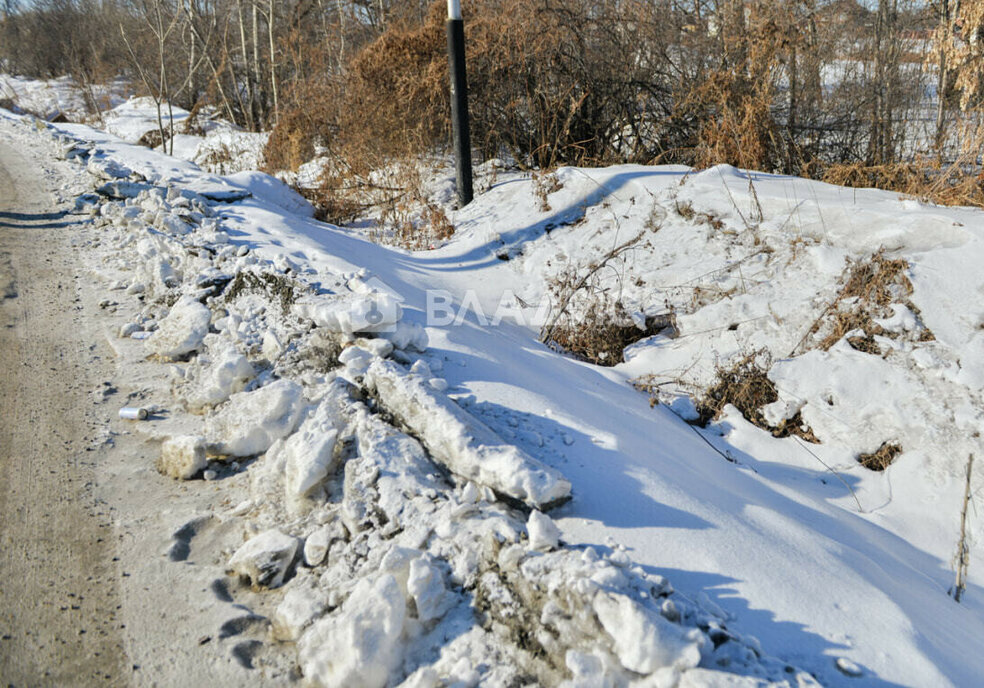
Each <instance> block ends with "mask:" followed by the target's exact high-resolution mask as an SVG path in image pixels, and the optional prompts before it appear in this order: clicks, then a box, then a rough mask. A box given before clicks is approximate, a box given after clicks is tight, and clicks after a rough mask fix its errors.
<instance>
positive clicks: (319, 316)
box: [294, 293, 403, 334]
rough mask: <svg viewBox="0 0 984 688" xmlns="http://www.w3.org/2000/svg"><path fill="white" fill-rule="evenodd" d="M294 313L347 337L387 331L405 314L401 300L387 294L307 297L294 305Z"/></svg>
mask: <svg viewBox="0 0 984 688" xmlns="http://www.w3.org/2000/svg"><path fill="white" fill-rule="evenodd" d="M294 312H295V313H296V314H297V315H298V316H299V317H302V318H307V319H309V320H313V321H314V324H315V325H317V326H318V327H324V328H326V329H329V330H331V331H332V332H341V333H345V334H353V333H355V332H379V333H383V332H388V331H390V330H392V329H394V328H395V327H396V324H397V323H398V322H399V320H400V318H401V317H402V315H403V311H402V309H401V307H400V303H399V301H397V300H396V298H394V297H393V296H392V295H390V294H387V293H373V294H365V295H362V294H360V295H355V294H353V295H349V296H346V297H341V298H340V297H337V296H334V297H326V296H319V297H308V298H306V299H303V300H299V301H298V302H297V303H295V304H294Z"/></svg>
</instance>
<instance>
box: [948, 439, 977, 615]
mask: <svg viewBox="0 0 984 688" xmlns="http://www.w3.org/2000/svg"><path fill="white" fill-rule="evenodd" d="M973 469H974V455H973V454H971V455H970V457H969V458H968V459H967V483H966V486H965V487H964V498H963V508H962V509H961V510H960V539H959V540H958V541H957V553H956V555H955V556H954V558H953V559H954V568H956V570H957V578H956V581H955V582H954V584H953V587H952V588H951V589H950V594H952V595H953V599H954V601H956V602H959V601H960V598H961V597H963V594H964V590H966V588H967V569H968V567H969V566H970V545H969V544H968V543H967V507H968V506H969V505H970V477H971V472H972V471H973Z"/></svg>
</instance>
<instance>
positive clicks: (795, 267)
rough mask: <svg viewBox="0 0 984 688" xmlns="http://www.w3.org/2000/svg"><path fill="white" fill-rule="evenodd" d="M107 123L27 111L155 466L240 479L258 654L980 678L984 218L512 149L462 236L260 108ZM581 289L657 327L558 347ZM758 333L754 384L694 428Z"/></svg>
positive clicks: (306, 673) (548, 675) (148, 110)
mask: <svg viewBox="0 0 984 688" xmlns="http://www.w3.org/2000/svg"><path fill="white" fill-rule="evenodd" d="M5 79H6V80H7V83H8V86H6V87H5V88H10V89H13V90H15V91H17V94H18V96H19V98H20V99H22V100H23V99H29V98H36V99H37V100H38V102H39V103H40V102H41V100H40V99H41V96H37V95H36V94H38V93H39V92H41V91H42V88H41V87H40V86H38V85H31V84H28V83H26V82H23V81H15V80H14V81H12V80H11V79H9V78H6V77H5ZM0 83H4V82H3V81H2V80H0ZM51 89H52V91H53V92H55V93H58V94H61V95H59V96H58V98H59V102H62V99H64V98H65V97H66V96H65V95H64V93H63V91H61V90H59V89H58V88H57V86H52V87H51ZM49 95H50V94H49ZM45 102H47V101H45ZM72 107H75V106H74V105H73V106H72ZM31 109H32V110H33V111H35V112H48V111H50V108H49V107H47V106H44V107H40V106H39V107H37V108H31ZM68 109H70V108H68ZM173 112H174V118H175V127H176V128H181V126H182V123H183V121H184V120H185V119H186V118H187V117H188V115H189V113H187V112H185V111H181V110H178V109H175V110H174V111H173ZM103 123H104V124H103V126H104V130H98V129H95V128H90V127H89V126H86V125H83V124H50V123H49V124H44V123H42V122H40V121H39V120H36V119H33V118H32V117H30V116H21V115H14V114H8V113H6V112H5V111H2V110H0V131H2V132H3V133H4V135H6V136H9V137H11V138H13V139H14V140H16V141H19V142H22V143H23V145H25V146H34V147H41V148H42V149H43V150H45V151H47V154H49V155H52V156H58V157H60V158H63V159H65V160H67V161H69V163H70V164H71V165H72V166H73V167H72V170H73V172H72V173H73V174H74V175H75V176H76V178H77V179H78V180H79V183H80V184H84V185H85V186H86V187H87V189H88V190H89V191H88V192H87V193H84V194H82V195H80V196H79V197H78V201H77V205H76V209H77V213H78V216H79V220H80V221H85V222H89V223H92V225H93V226H94V227H96V228H98V232H99V234H98V240H94V241H92V242H91V245H90V246H88V249H87V254H86V259H87V260H88V261H89V265H90V269H91V271H92V274H93V275H94V277H95V278H96V279H98V280H99V281H100V283H101V284H103V285H104V286H105V289H106V290H107V293H112V295H113V298H114V299H116V300H117V301H120V302H121V303H125V304H128V306H127V307H128V308H129V310H128V311H126V312H127V313H128V315H127V316H126V319H125V320H121V319H120V316H119V315H114V314H111V313H108V312H107V314H106V315H105V317H106V318H107V327H111V328H112V330H113V331H114V333H115V335H114V337H115V338H116V339H118V340H119V341H120V342H122V343H123V344H122V345H121V347H120V351H121V352H123V353H122V354H121V355H122V356H124V357H126V356H129V357H131V358H130V359H126V360H131V361H132V362H133V364H134V365H136V364H137V363H139V364H140V365H150V366H156V367H155V368H153V370H154V371H156V373H155V375H156V376H157V378H158V380H159V385H158V388H157V392H156V394H158V395H160V398H159V399H155V401H156V402H157V404H158V405H159V406H160V409H166V410H167V411H168V413H169V414H170V417H169V418H168V420H166V421H159V420H149V421H146V422H144V423H141V424H138V425H137V426H135V427H136V431H138V432H145V433H148V436H149V437H151V438H153V439H154V441H160V442H162V453H161V460H160V461H159V462H158V468H159V470H160V471H161V473H163V474H165V475H166V476H168V477H169V478H180V479H185V480H190V482H188V483H187V486H188V487H189V489H190V490H205V489H209V490H211V489H216V490H228V491H229V495H230V499H232V497H233V495H234V494H235V493H234V492H233V487H232V486H231V485H230V486H226V483H227V482H230V481H226V480H223V479H221V478H224V477H227V476H242V478H243V484H244V485H246V489H247V490H248V494H247V495H246V499H245V501H237V502H234V503H233V504H230V506H229V508H227V509H225V510H223V511H220V512H216V513H214V514H210V515H209V517H210V518H214V519H217V520H219V521H221V522H222V523H224V524H227V525H228V527H229V529H230V532H235V533H236V534H237V538H238V539H237V542H236V547H235V548H234V550H230V551H225V550H222V551H216V552H213V553H212V555H213V556H215V557H222V558H223V560H224V561H225V562H226V563H225V565H224V568H225V569H226V570H227V571H228V573H229V576H230V581H231V584H230V594H231V595H232V598H233V601H234V602H237V603H238V604H241V605H247V604H249V602H248V601H247V599H246V598H245V597H237V596H240V594H241V591H245V590H248V589H250V590H252V591H253V592H259V593H261V595H262V598H263V599H264V600H265V602H264V607H263V609H251V614H253V615H255V616H256V617H257V618H259V619H260V622H259V623H262V624H263V626H262V627H263V628H264V629H265V630H264V634H263V635H262V637H260V639H259V640H257V641H256V642H258V643H259V644H260V645H259V646H257V647H260V646H262V647H263V648H264V650H263V651H260V650H257V649H256V648H255V647H253V649H251V650H250V651H249V653H248V654H249V658H248V661H245V662H243V661H242V657H241V653H242V652H243V650H242V649H241V646H236V647H239V648H240V649H239V650H237V652H239V653H240V654H239V655H237V658H239V659H240V660H241V661H240V663H244V665H248V666H250V667H251V669H252V670H254V671H259V670H266V671H268V672H273V673H272V674H271V675H273V676H279V675H280V674H277V673H276V671H279V670H281V669H282V668H283V666H285V665H287V666H290V667H294V670H295V675H294V679H296V678H297V676H302V677H303V680H304V681H306V682H307V683H309V684H311V685H320V686H367V687H379V688H382V687H383V686H397V685H400V686H407V687H418V686H419V687H424V686H452V685H453V686H478V685H482V686H512V685H561V686H569V687H574V686H579V687H580V686H584V687H588V686H640V687H641V686H660V687H664V686H665V687H672V686H680V687H681V688H683V687H696V686H715V687H717V686H729V687H735V688H739V687H742V688H743V687H745V686H765V685H785V686H799V687H802V686H813V685H831V686H879V687H882V686H895V685H902V686H957V687H962V686H973V685H979V684H981V683H982V682H984V654H982V653H981V652H980V645H981V642H982V639H984V565H981V563H980V562H979V561H978V559H979V556H978V553H979V543H980V542H981V541H982V537H984V519H981V517H980V512H979V509H978V508H977V507H978V505H979V504H980V495H981V489H982V487H984V461H982V460H984V452H982V451H981V437H980V436H981V431H982V430H984V271H982V270H981V268H980V266H981V264H982V263H984V212H982V211H981V210H978V209H969V208H944V207H937V206H932V205H926V204H923V203H920V202H919V201H917V200H913V199H906V198H901V197H899V196H898V195H897V194H893V193H887V192H881V191H874V190H862V189H847V188H840V187H834V186H830V185H827V184H822V183H818V182H811V181H807V180H803V179H797V178H791V177H783V176H776V175H768V174H763V173H758V172H748V171H743V170H738V169H735V168H732V167H728V166H718V167H713V168H711V169H707V170H703V171H695V170H690V169H688V168H683V167H673V166H663V167H643V166H621V167H612V168H604V169H574V168H561V169H559V170H557V171H555V172H552V173H551V174H552V175H553V179H552V182H553V183H552V184H551V185H550V187H549V188H550V191H549V192H547V193H545V194H544V193H542V191H541V192H538V191H537V188H538V185H539V183H537V182H534V181H533V180H531V179H530V178H529V176H528V175H524V174H522V173H519V172H516V171H512V172H509V171H506V172H498V173H497V174H496V176H495V178H494V179H489V180H486V181H487V182H488V184H487V186H488V188H487V190H485V191H484V192H483V193H481V194H479V195H478V196H477V198H476V199H475V201H474V202H473V203H472V204H470V205H469V206H467V207H465V208H463V209H460V210H453V209H451V207H450V203H449V199H450V198H451V197H452V193H451V190H452V189H453V176H451V175H450V174H449V173H448V172H447V170H444V171H441V170H440V169H439V170H438V171H437V172H435V173H433V174H431V176H430V177H429V178H428V179H427V180H426V181H427V185H428V189H429V192H430V193H431V194H432V199H433V201H434V202H435V203H438V204H441V205H442V207H444V208H445V209H446V212H447V213H448V216H449V218H450V220H451V221H452V223H453V225H454V229H455V231H454V234H453V236H451V238H450V239H447V240H444V241H442V242H438V243H437V244H435V245H434V247H433V249H432V250H426V251H416V252H412V251H407V250H401V249H396V248H391V247H386V246H382V245H379V244H375V243H372V242H370V241H369V240H368V239H367V236H366V234H367V227H366V225H360V224H356V225H354V226H353V227H348V228H344V227H343V228H340V227H335V226H332V225H327V224H324V223H320V222H318V221H316V220H314V219H313V214H314V213H313V209H312V208H311V206H310V205H309V204H308V203H307V201H305V200H304V199H303V198H302V197H301V196H299V195H298V194H297V193H296V192H294V191H293V190H292V189H290V188H289V187H288V186H287V185H285V184H284V183H283V182H281V181H280V180H278V179H276V178H274V177H271V176H269V175H266V174H263V173H260V172H256V171H252V170H253V168H255V167H257V166H258V165H259V163H260V161H261V152H262V148H263V145H264V144H265V138H264V136H263V135H257V134H246V133H243V132H238V131H236V130H235V129H234V128H233V127H231V126H230V125H227V124H223V123H222V122H220V121H218V120H215V119H208V120H207V124H205V125H202V126H200V127H199V129H198V131H199V133H198V134H192V133H184V132H182V136H181V137H180V138H177V139H176V140H175V146H174V148H175V156H176V157H170V156H167V155H165V154H164V153H163V152H161V151H160V150H154V149H151V148H148V147H142V146H137V145H135V144H136V143H137V142H138V141H140V140H141V139H142V138H143V137H144V136H145V134H146V133H147V132H148V131H152V130H153V129H154V127H156V108H155V107H154V106H153V103H152V102H151V101H148V100H147V99H131V100H129V101H125V102H122V103H119V104H117V107H115V108H114V109H112V110H110V111H109V112H107V113H106V114H105V115H104V118H103ZM69 231H70V230H69ZM581 278H584V279H583V280H581ZM565 284H566V285H568V287H569V286H570V285H572V284H574V285H580V287H581V288H580V289H578V290H577V291H576V292H574V293H570V291H568V292H565V291H564V289H565V286H564V285H565ZM436 296H440V299H441V301H440V303H442V304H443V307H444V308H445V309H446V310H447V309H450V310H451V311H452V312H453V314H454V315H455V317H454V318H453V319H452V320H451V322H443V323H442V324H440V325H438V324H435V319H434V317H432V316H434V304H435V302H436V301H435V298H436ZM616 302H617V303H619V304H621V305H620V307H619V308H621V309H623V310H624V313H621V314H619V313H617V312H615V311H614V310H613V307H612V304H614V303H616ZM562 303H566V304H567V305H568V312H567V313H566V314H565V315H564V318H565V321H564V322H567V323H569V324H570V323H573V325H571V326H573V327H574V328H577V327H588V326H592V324H597V322H598V321H597V319H596V320H582V318H584V317H588V316H590V314H591V309H592V307H593V304H595V305H596V304H603V305H604V313H607V314H609V315H610V316H612V317H616V318H619V317H621V318H623V319H625V321H626V322H627V323H629V325H631V324H632V323H635V324H636V325H637V326H639V335H638V336H637V337H635V339H637V340H638V341H635V342H634V343H632V344H631V345H630V346H628V347H627V348H626V349H625V351H624V354H623V360H621V361H617V360H604V359H602V360H601V362H603V363H613V364H614V365H610V366H604V367H603V366H600V365H593V364H591V363H587V362H584V361H582V360H579V359H578V358H575V357H574V356H571V355H569V354H566V353H564V352H563V351H557V350H554V349H551V348H549V347H547V346H546V345H544V344H542V343H540V342H539V341H538V336H539V326H538V325H537V324H536V323H541V322H542V321H543V317H542V314H543V312H546V313H547V314H548V316H549V317H554V316H556V314H557V308H558V306H559V305H561V304H562ZM496 312H498V313H500V314H502V313H504V312H506V315H505V316H504V317H501V318H496V319H495V323H494V324H493V323H492V322H490V321H492V320H493V318H491V317H490V316H491V315H492V314H494V313H496ZM538 313H539V315H538ZM596 316H597V313H596V314H595V317H596ZM113 318H116V319H115V320H114V319H113ZM654 322H659V323H662V324H664V325H665V326H660V327H659V328H655V327H654V328H652V329H651V330H649V331H646V332H644V330H647V327H649V323H654ZM586 323H587V324H586ZM148 357H149V358H150V359H151V362H150V363H147V362H146V359H147V358H148ZM741 361H744V362H745V363H746V365H747V367H746V369H745V370H746V372H748V371H752V372H753V373H755V374H757V375H758V377H756V378H755V380H756V383H755V384H757V385H759V387H757V388H756V389H757V390H759V391H758V392H757V394H758V397H757V398H759V401H760V403H759V405H758V406H757V407H755V408H750V409H749V408H746V409H739V408H737V406H736V405H735V404H733V403H727V402H728V401H729V400H730V399H731V397H726V398H725V397H723V396H722V397H720V399H719V401H721V400H722V399H723V401H721V403H720V404H719V405H718V406H717V407H715V410H716V411H717V413H716V415H714V417H713V418H710V419H706V418H705V420H708V423H707V425H706V426H705V427H698V426H696V425H695V424H693V422H694V421H696V420H697V418H698V416H699V415H700V411H701V410H704V409H706V408H707V404H708V403H713V402H714V401H715V400H714V399H713V398H710V399H708V398H707V394H706V391H707V390H709V389H712V388H714V387H715V385H716V383H717V382H718V381H719V380H720V379H721V375H722V373H726V372H727V371H729V370H733V369H734V366H735V364H736V363H738V362H741ZM744 379H747V377H746V378H744ZM719 389H720V388H719ZM762 390H764V391H762ZM720 394H722V395H723V394H724V392H721V393H720ZM712 397H713V395H712ZM695 401H696V403H695ZM698 405H700V406H701V408H698ZM743 411H744V413H743ZM705 415H706V414H705ZM752 421H754V422H752ZM155 424H156V425H155ZM972 454H973V455H976V457H977V458H978V460H979V463H978V465H977V467H976V468H977V473H976V474H975V475H974V477H973V481H972V486H971V492H972V495H973V504H972V506H971V509H970V518H969V521H968V529H969V530H968V533H969V538H968V541H969V543H970V546H971V560H970V568H969V578H968V580H967V589H966V591H965V594H964V597H963V600H962V601H961V602H960V603H959V604H958V603H957V602H955V601H954V600H953V599H952V598H951V597H950V596H948V594H947V593H948V590H949V589H950V588H951V587H952V586H953V584H954V580H955V574H954V569H953V565H952V557H953V555H954V553H955V552H956V549H957V540H958V537H959V526H960V523H959V518H960V513H961V507H962V502H963V496H964V490H965V481H966V469H967V464H968V457H969V456H970V455H972ZM880 460H882V461H884V464H881V465H877V466H876V463H877V462H878V461H880ZM863 463H864V464H865V465H862V464H863ZM872 466H874V467H876V468H878V469H879V470H873V469H872ZM201 478H204V479H201ZM162 479H163V478H162ZM196 517H197V518H201V517H202V515H201V514H193V513H188V514H187V519H188V522H189V523H191V522H192V519H193V518H196ZM162 547H163V543H162ZM169 565H171V566H174V567H177V568H180V569H181V570H182V571H184V573H183V574H182V575H191V576H193V575H201V576H202V579H201V580H202V581H203V586H204V585H205V584H207V582H208V580H209V579H208V577H207V572H206V571H205V567H204V566H202V567H201V573H200V574H197V573H195V572H196V568H195V566H193V565H192V564H191V563H190V562H177V561H175V562H173V563H170V564H169ZM251 618H252V617H251ZM251 647H252V646H251ZM223 648H224V646H222V647H220V646H218V645H217V646H216V652H219V651H226V650H225V649H223ZM282 677H283V679H284V680H285V681H287V680H289V679H288V677H289V673H284V674H283V675H282ZM294 679H290V680H294Z"/></svg>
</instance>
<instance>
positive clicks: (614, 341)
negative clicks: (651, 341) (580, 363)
mask: <svg viewBox="0 0 984 688" xmlns="http://www.w3.org/2000/svg"><path fill="white" fill-rule="evenodd" d="M666 330H667V326H666V323H665V322H663V321H661V320H658V319H647V322H646V327H645V329H642V328H640V327H639V326H638V325H636V324H635V323H634V322H633V321H632V319H631V318H630V317H629V315H628V313H626V312H625V308H624V307H623V306H622V304H620V303H618V302H617V301H613V300H612V299H610V298H608V297H607V296H606V295H603V294H602V295H599V296H598V297H597V298H595V299H593V300H592V301H591V302H590V303H589V304H588V305H587V307H586V308H585V309H584V310H583V311H582V312H581V313H580V314H579V315H577V316H571V315H565V316H564V317H562V318H561V319H560V320H559V322H558V323H557V326H556V327H555V328H554V330H553V335H552V337H551V338H550V340H549V342H548V344H550V345H551V346H555V347H559V348H561V349H563V350H564V351H567V352H568V353H571V354H573V355H575V356H577V357H578V358H580V359H582V360H585V361H589V362H590V363H594V364H595V365H601V366H614V365H618V364H619V363H622V361H623V352H624V351H625V348H626V347H627V346H629V345H631V344H635V343H636V342H638V341H641V340H643V339H645V338H647V337H652V336H653V335H656V334H660V333H662V332H665V331H666Z"/></svg>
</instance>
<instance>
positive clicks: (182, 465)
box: [157, 435, 207, 480]
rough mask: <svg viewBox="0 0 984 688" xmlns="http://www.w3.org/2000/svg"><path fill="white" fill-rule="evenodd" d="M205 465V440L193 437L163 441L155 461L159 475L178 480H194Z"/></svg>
mask: <svg viewBox="0 0 984 688" xmlns="http://www.w3.org/2000/svg"><path fill="white" fill-rule="evenodd" d="M206 465H207V462H206V461H205V438H204V437H197V436H193V435H181V436H178V437H172V438H170V439H167V440H165V441H164V444H163V445H161V455H160V458H158V459H157V470H158V471H160V472H161V474H163V475H166V476H170V477H171V478H178V479H179V480H190V479H191V478H194V477H195V475H196V474H197V473H198V472H199V471H201V470H202V469H203V468H205V466H206Z"/></svg>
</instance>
